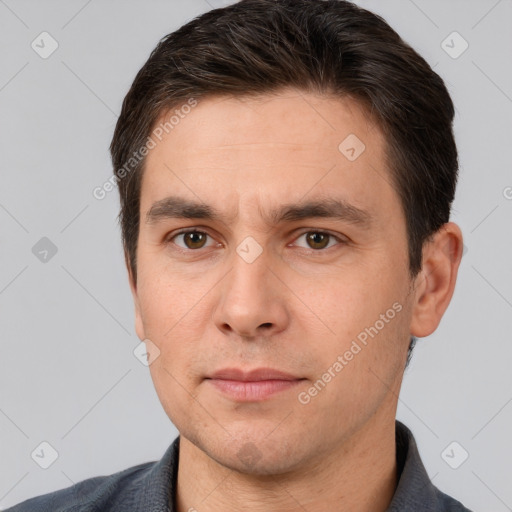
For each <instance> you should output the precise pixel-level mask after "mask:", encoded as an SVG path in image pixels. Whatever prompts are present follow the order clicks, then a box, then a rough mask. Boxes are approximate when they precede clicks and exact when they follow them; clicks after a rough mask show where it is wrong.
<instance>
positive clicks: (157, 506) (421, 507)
mask: <svg viewBox="0 0 512 512" xmlns="http://www.w3.org/2000/svg"><path fill="white" fill-rule="evenodd" d="M179 439H180V438H179V437H177V438H176V439H175V440H174V442H173V443H172V444H171V445H170V446H169V448H168V449H167V451H166V452H165V454H164V456H163V457H162V458H161V459H160V460H159V461H157V462H147V463H144V464H139V465H138V466H133V467H131V468H128V469H125V470H124V471H120V472H118V473H114V474H113V475H110V476H99V477H95V478H89V479H87V480H83V481H82V482H78V483H77V484H75V485H73V486H71V487H68V488H66V489H61V490H59V491H55V492H52V493H49V494H45V495H42V496H37V497H35V498H31V499H29V500H27V501H24V502H23V503H20V504H18V505H16V506H14V507H12V508H9V509H8V510H7V511H6V512H103V511H105V512H107V511H108V512H175V511H176V507H175V494H176V477H177V475H178V458H179ZM396 457H397V466H398V474H399V481H398V486H397V488H396V491H395V494H394V496H393V500H392V501H391V503H390V505H389V507H388V509H387V512H398V511H400V512H471V511H469V509H467V508H466V507H464V505H462V504H461V503H460V502H458V501H456V500H454V499H453V498H450V497H449V496H447V495H446V494H444V493H442V492H441V491H440V490H438V489H437V488H436V487H435V486H434V485H433V484H432V482H431V481H430V479H429V477H428V475H427V472H426V470H425V467H424V465H423V462H422V461H421V458H420V455H419V453H418V447H417V446H416V441H415V440H414V436H413V435H412V433H411V431H410V430H409V429H408V428H407V427H406V426H405V425H404V424H403V423H401V422H399V421H396Z"/></svg>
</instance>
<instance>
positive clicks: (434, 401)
mask: <svg viewBox="0 0 512 512" xmlns="http://www.w3.org/2000/svg"><path fill="white" fill-rule="evenodd" d="M358 3H359V4H360V5H362V6H363V7H367V8H369V9H370V10H373V11H375V12H377V13H379V14H381V15H383V16H384V17H385V19H387V20H388V22H389V23H390V24H391V25H392V26H393V27H394V28H395V29H396V30H397V31H398V32H399V33H400V34H401V35H402V37H403V38H404V39H405V40H406V41H408V42H409V43H410V44H411V45H412V46H413V47H414V48H415V49H417V50H418V51H419V52H420V53H421V54H422V55H423V56H424V57H425V58H426V59H427V60H428V62H429V63H430V64H431V65H432V66H434V68H435V70H436V71H437V72H438V73H439V74H440V75H441V76H442V77H443V78H444V79H445V81H446V84H447V86H448V88H449V90H450V92H451V93H452V95H453V99H454V102H455V104H456V108H457V116H456V124H455V129H456V137H457V142H458V145H459V151H460V161H461V178H460V183H459V187H458V192H457V197H456V201H455V204H454V210H453V220H454V221H455V222H457V223H458V224H459V225H460V227H461V228H462V230H463V233H464V236H465V245H466V253H465V255H464V257H463V261H462V264H461V268H460V273H459V279H458V283H457V287H456V291H455V295H454V297H453V300H452V303H451V305H450V307H449V309H448V311H447V313H446V315H445V317H444V318H443V321H442V323H441V325H440V327H439V329H438V330H437V331H436V333H435V334H433V335H432V336H430V337H429V338H426V339H423V340H420V341H419V342H418V345H417V348H416V350H415V354H414V357H413V361H412V363H411V366H410V368H409V369H408V371H407V372H406V377H405V380H404V385H403V389H402V393H401V396H400V401H399V412H398V418H399V419H401V420H402V421H403V422H404V423H406V424H407V425H408V426H409V427H410V428H411V429H412V431H413V432H414V434H415V436H416V439H417V441H418V445H419V448H420V453H421V455H422V457H423V460H424V463H425V465H426V468H427V470H428V473H429V475H430V477H431V478H432V479H433V481H434V483H435V484H436V485H437V486H438V487H440V488H441V489H442V490H444V491H445V492H447V493H449V494H452V495H454V496H455V497H457V498H458V499H459V500H461V501H463V502H464V503H465V504H466V506H468V507H470V508H472V509H474V510H481V511H483V510H485V511H496V512H501V511H505V510H512V486H511V485H510V483H511V474H512V471H511V464H510V459H511V457H512V440H511V436H510V432H511V424H512V403H511V402H512V372H511V371H510V361H511V356H512V343H511V336H510V332H511V329H512V269H511V265H510V262H511V261H512V242H511V240H512V237H511V226H512V222H511V221H512V188H510V187H512V172H511V168H510V142H511V140H510V135H511V133H512V126H511V124H512V122H511V119H512V115H511V114H512V72H511V66H510V62H511V59H510V57H511V49H512V31H511V29H510V27H511V22H512V1H511V0H500V1H496V0H485V1H483V0H478V1H477V0H473V1H468V0H464V1H463V0H461V1H454V0H451V1H446V0H442V1H441V0H438V1H432V0H431V1H427V0H414V1H412V0H386V1H385V2H384V1H380V2H379V1H376V0H373V1H360V2H358ZM222 5H225V2H222V1H214V0H209V1H206V0H187V1H169V0H167V1H152V2H143V1H142V0H139V1H121V0H115V1H108V2H107V1H100V0H92V1H91V0H89V1H84V0H73V1H69V0H68V1H65V2H64V1H45V2H37V1H35V0H34V1H26V0H0V52H1V63H2V65H1V66H0V112H1V126H0V130H1V133H0V144H1V147H0V149H1V151H0V157H1V163H0V169H1V187H0V330H1V332H2V336H1V355H0V435H1V442H0V508H7V507H8V506H11V505H13V504H14V503H17V502H19V501H21V500H24V499H26V498H28V497H31V496H34V495H37V494H41V493H46V492H49V491H52V490H56V489H59V488H63V487H67V486H69V485H71V484H72V483H73V482H77V481H79V480H82V479H85V478H87V477H91V476H97V475H101V474H110V473H113V472H115V471H119V470H121V469H125V468H127V467H129V466H132V465H135V464H139V463H142V462H147V461H150V460H156V459H159V458H160V457H161V456H162V454H163V452H164V450H165V449H166V448H167V446H168V445H169V443H170V442H171V441H172V440H173V439H174V437H175V436H176V435H177V432H176V430H175V428H174V427H173V425H172V424H171V423H170V421H169V420H168V418H167V416H166V415H165V413H164V411H163V409H162V407H161V406H160V403H159V401H158V398H157V396H156V393H155V391H154V389H153V385H152V382H151V379H150V376H149V371H148V369H147V367H145V366H144V365H143V364H141V363H140V362H139V360H137V359H136V358H135V356H134V355H133V353H132V351H133V350H134V348H135V347H136V346H137V345H138V343H139V340H138V339H137V336H136V335H135V332H134V328H133V305H132V302H131V296H130V292H129V287H128V282H127V276H126V271H125V268H124V261H123V258H122V251H121V243H120V234H119V228H118V226H117V224H116V215H117V210H118V198H117V191H114V192H111V193H110V194H108V195H107V197H106V198H105V199H104V200H102V201H99V200H96V199H95V198H94V197H93V196H92V190H93V188H94V187H96V186H99V185H101V184H102V183H103V182H104V181H105V180H106V179H108V178H109V177H110V175H111V168H110V161H109V155H108V145H109V143H110V138H111V136H112V131H113V128H114V124H115V121H116V117H117V113H118V112H119V110H120V105H121V102H122V99H123V97H124V94H125V93H126V91H127V89H128V87H129V85H130V83H131V81H132V80H133V78H134V76H135V73H136V72H137V70H138V69H139V68H140V66H141V65H142V64H143V63H144V61H145V60H146V59H147V57H148V55H149V52H150V51H151V50H152V49H153V47H154V46H155V45H156V43H157V41H158V40H159V39H160V38H161V37H162V36H164V35H165V34H167V33H169V32H171V31H173V30H175V29H176V28H178V27H179V26H180V25H182V24H183V23H184V22H186V21H188V20H190V19H191V18H192V17H194V16H196V15H198V14H200V13H202V12H204V11H206V10H209V9H210V8H211V7H219V6H222ZM43 31H47V32H49V33H50V34H51V36H52V37H53V38H54V39H55V40H56V41H58V44H59V47H58V49H57V50H56V51H55V52H54V53H53V54H52V55H51V56H50V57H48V58H47V59H43V58H41V57H40V56H39V55H38V54H37V53H36V52H35V51H34V50H33V49H32V47H31V43H32V41H33V40H36V42H37V41H38V40H39V41H40V39H37V37H38V36H39V34H40V33H41V32H43ZM453 31H457V32H458V33H459V34H460V35H461V36H462V37H463V38H464V40H466V41H467V42H468V44H469V47H468V49H467V50H466V51H465V52H464V53H462V54H461V55H460V56H458V58H453V55H454V54H455V53H458V51H460V50H461V49H462V48H463V46H462V45H463V41H462V40H461V39H459V38H458V37H457V36H455V39H453V37H452V38H451V39H450V38H449V39H448V40H447V42H446V43H444V45H445V46H444V47H443V45H442V42H443V41H444V40H445V39H446V38H447V36H449V35H450V34H451V33H452V32H453ZM452 41H453V42H452ZM446 45H449V46H451V47H452V48H451V49H450V48H447V47H446ZM45 47H46V48H48V47H49V46H48V44H47V43H46V44H45ZM445 50H448V51H450V52H451V53H452V56H450V55H449V54H448V53H447V52H446V51H445ZM43 237H47V238H48V239H50V240H51V242H52V243H53V244H54V245H55V246H56V248H57V253H56V254H55V255H53V256H52V252H51V251H50V252H49V253H48V254H47V255H46V261H41V260H40V258H42V257H43V255H44V253H40V252H38V251H44V249H45V245H44V244H47V243H48V242H44V241H43V242H39V241H40V239H41V238H43ZM38 242H39V244H43V245H37V246H36V249H34V252H35V253H36V254H34V252H33V247H34V246H35V245H36V244H37V243H38ZM46 248H47V247H46ZM36 256H37V257H36ZM42 441H46V442H48V443H50V445H52V446H53V447H54V448H55V450H56V451H57V452H58V454H59V456H58V459H57V460H56V461H55V462H54V463H53V464H52V465H51V466H50V467H49V468H48V469H42V468H41V467H39V465H38V464H36V462H35V461H34V460H33V459H32V458H31V453H32V452H33V451H34V450H35V449H36V448H37V447H38V446H39V445H40V443H41V442H42ZM453 441H456V442H457V443H459V445H460V447H462V449H464V450H466V451H467V452H468V453H469V458H468V459H467V460H466V461H465V462H464V463H463V464H462V465H460V467H458V469H452V468H451V467H450V466H449V465H448V464H447V462H446V460H447V458H446V455H445V456H444V458H443V456H442V453H443V451H444V450H445V448H446V447H447V446H448V445H449V444H450V443H452V442H453ZM459 445H457V446H456V448H455V449H454V451H453V452H451V451H450V450H448V453H449V454H450V455H451V461H450V462H451V463H452V464H454V463H457V462H460V460H461V457H462V455H461V454H462V453H463V452H462V451H461V450H462V449H461V448H460V447H459ZM39 453H43V452H39ZM44 453H46V454H48V451H46V452H44ZM45 456H46V455H45ZM35 459H36V460H37V457H35Z"/></svg>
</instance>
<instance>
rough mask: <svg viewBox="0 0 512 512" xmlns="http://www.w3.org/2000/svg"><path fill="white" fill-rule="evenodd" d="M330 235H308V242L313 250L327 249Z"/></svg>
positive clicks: (312, 233)
mask: <svg viewBox="0 0 512 512" xmlns="http://www.w3.org/2000/svg"><path fill="white" fill-rule="evenodd" d="M329 238H330V235H328V234H327V233H320V232H316V231H313V232H311V233H306V240H307V242H308V245H309V246H310V247H311V248H312V249H325V248H326V247H327V244H328V243H329Z"/></svg>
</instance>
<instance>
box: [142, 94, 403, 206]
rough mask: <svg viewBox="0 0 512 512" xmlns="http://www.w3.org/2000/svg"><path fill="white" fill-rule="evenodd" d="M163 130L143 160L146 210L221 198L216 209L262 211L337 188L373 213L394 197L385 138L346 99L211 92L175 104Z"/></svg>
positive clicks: (161, 124)
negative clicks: (170, 199) (167, 201)
mask: <svg viewBox="0 0 512 512" xmlns="http://www.w3.org/2000/svg"><path fill="white" fill-rule="evenodd" d="M184 104H185V103H184ZM185 112H186V113H185ZM180 114H181V115H180ZM172 115H174V119H173V123H172V124H171V123H169V122H168V120H169V119H170V116H172ZM166 122H167V125H166V124H165V123H166ZM159 127H160V131H159V132H158V133H159V134H160V139H161V140H157V139H155V142H156V145H155V147H154V148H153V149H151V151H150V152H149V154H148V156H147V157H146V162H145V170H144V177H143V184H142V194H141V210H142V211H148V209H149V208H150V206H151V205H152V204H154V202H156V201H159V200H162V199H164V198H165V197H166V196H168V195H173V196H176V195H182V196H184V197H186V198H189V199H196V200H199V202H200V201H201V199H204V200H208V203H212V201H213V200H215V201H216V204H217V205H218V206H219V208H221V207H222V206H226V207H227V205H228V204H229V203H230V201H231V200H236V199H238V201H240V198H241V197H242V196H243V197H244V198H245V199H246V201H245V202H246V203H249V204H254V206H255V208H257V209H258V211H260V212H261V211H262V210H261V205H262V203H263V202H265V201H267V202H268V203H273V204H274V206H276V205H277V204H282V203H283V202H290V201H292V200H293V201H295V202H296V201H297V200H299V199H302V198H305V196H307V195H309V196H310V198H313V197H314V196H315V195H318V196H319V197H320V196H322V197H326V196H327V195H328V194H329V193H332V192H333V191H339V192H340V194H339V195H340V197H341V198H343V199H347V198H350V199H351V201H350V202H351V204H354V205H357V204H360V205H361V206H365V207H366V208H365V209H367V210H373V209H375V208H377V207H378V203H385V202H386V201H387V202H391V203H393V202H394V203H396V202H397V201H398V197H397V195H396V194H395V191H394V188H393V187H392V185H391V178H390V176H389V172H388V171H387V166H386V163H385V160H386V159H385V139H384V136H383V134H382V132H381V130H380V128H379V127H378V125H377V124H376V123H375V122H374V120H373V119H371V118H370V117H369V115H368V114H367V112H366V109H365V108H364V107H363V106H362V105H361V104H360V103H359V102H357V101H355V100H354V99H352V98H349V97H344V98H339V97H336V98H335V97H332V96H330V97H328V96H320V95H315V94H309V93H304V92H299V91H295V90H284V91H281V92H280V93H275V94H267V95H260V96H258V97H226V96H223V97H219V96H217V97H210V98H205V99H202V100H200V101H199V102H198V104H197V106H195V107H194V108H193V109H188V108H187V109H184V110H180V106H179V105H178V106H177V107H174V109H173V111H172V112H171V113H170V114H167V115H166V116H163V117H162V118H161V119H160V120H159V122H158V123H156V125H155V128H156V129H158V128H159ZM162 127H164V128H165V127H167V130H165V129H164V130H162ZM161 132H162V133H161ZM154 133H155V129H154V130H153V134H154ZM331 195H332V194H331ZM194 196H195V197H194ZM256 198H257V199H256ZM256 203H257V204H256Z"/></svg>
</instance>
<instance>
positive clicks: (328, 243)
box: [294, 230, 346, 252]
mask: <svg viewBox="0 0 512 512" xmlns="http://www.w3.org/2000/svg"><path fill="white" fill-rule="evenodd" d="M299 241H300V242H299ZM345 243H346V241H345V240H344V239H343V238H341V237H337V236H335V235H333V234H331V233H328V232H327V231H318V230H316V231H306V232H304V233H302V235H300V236H299V237H298V238H297V239H296V240H295V242H294V245H298V246H299V247H302V248H303V249H309V250H310V251H311V249H313V250H314V251H317V252H323V249H329V248H331V247H332V246H333V245H343V244H345Z"/></svg>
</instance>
